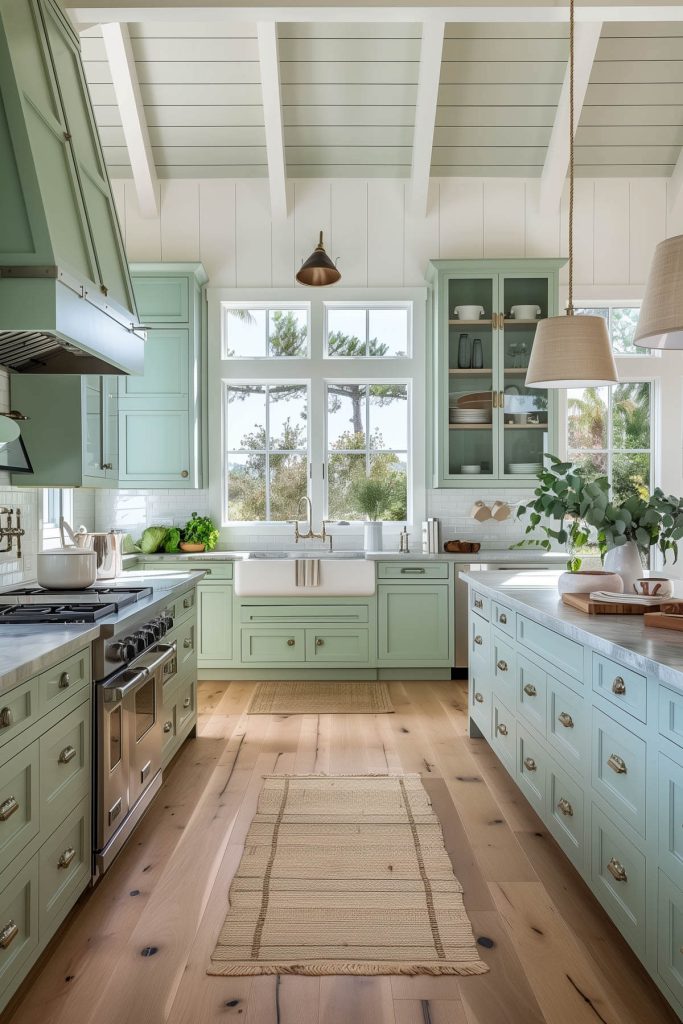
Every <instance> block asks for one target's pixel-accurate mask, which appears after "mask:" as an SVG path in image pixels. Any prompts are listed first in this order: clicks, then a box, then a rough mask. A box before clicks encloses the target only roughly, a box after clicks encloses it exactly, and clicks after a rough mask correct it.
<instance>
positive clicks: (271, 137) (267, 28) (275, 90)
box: [256, 21, 287, 223]
mask: <svg viewBox="0 0 683 1024" xmlns="http://www.w3.org/2000/svg"><path fill="white" fill-rule="evenodd" d="M256 36H257V39H258V56H259V65H260V68H261V91H262V95H263V123H264V126H265V130H266V155H267V157H268V182H269V185H270V212H271V216H272V218H273V220H274V221H276V222H279V223H282V222H283V221H285V220H286V219H287V167H286V164H285V140H284V131H283V127H282V95H281V90H280V58H279V55H278V39H277V23H276V22H274V21H259V22H258V23H257V25H256Z"/></svg>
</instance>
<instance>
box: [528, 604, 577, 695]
mask: <svg viewBox="0 0 683 1024" xmlns="http://www.w3.org/2000/svg"><path fill="white" fill-rule="evenodd" d="M517 640H518V641H519V643H520V644H523V645H524V646H525V647H528V648H530V649H531V650H532V651H537V652H538V654H539V655H541V656H542V657H543V659H544V661H551V662H552V663H553V664H555V665H558V666H559V667H560V668H561V669H563V670H564V671H565V672H568V673H569V674H570V675H571V676H575V677H576V678H577V679H579V680H580V679H582V677H583V647H582V646H581V644H577V643H576V641H574V640H570V639H569V638H568V637H566V636H562V634H561V633H556V632H555V631H554V630H552V629H548V627H547V626H542V625H541V624H540V622H535V621H534V620H533V619H528V618H527V617H526V616H525V615H518V616H517Z"/></svg>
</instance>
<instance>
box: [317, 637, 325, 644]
mask: <svg viewBox="0 0 683 1024" xmlns="http://www.w3.org/2000/svg"><path fill="white" fill-rule="evenodd" d="M324 643H325V641H324V640H323V638H322V637H321V636H317V637H316V638H315V646H316V647H322V646H323V644H324Z"/></svg>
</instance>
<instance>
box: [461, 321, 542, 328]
mask: <svg viewBox="0 0 683 1024" xmlns="http://www.w3.org/2000/svg"><path fill="white" fill-rule="evenodd" d="M518 322H519V321H518ZM534 322H535V321H534ZM492 323H493V320H449V321H448V326H449V327H490V326H491V324H492Z"/></svg>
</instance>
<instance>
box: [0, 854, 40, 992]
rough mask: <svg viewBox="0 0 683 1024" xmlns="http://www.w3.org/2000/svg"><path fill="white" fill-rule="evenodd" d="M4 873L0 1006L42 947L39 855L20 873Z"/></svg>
mask: <svg viewBox="0 0 683 1024" xmlns="http://www.w3.org/2000/svg"><path fill="white" fill-rule="evenodd" d="M11 874H12V872H11V871H7V872H5V875H3V876H2V883H3V884H4V888H3V890H2V892H0V1006H2V1005H3V1004H4V1003H5V1002H6V1001H7V998H8V996H9V995H10V994H11V989H10V992H7V995H3V993H5V992H6V991H7V989H8V988H10V986H11V985H12V983H13V981H14V979H15V977H16V976H17V975H18V974H19V972H20V971H21V970H22V968H25V967H26V964H27V962H28V961H29V959H30V958H31V957H32V956H33V954H34V952H35V950H36V949H37V948H38V888H39V885H38V855H37V854H36V856H35V857H32V858H31V860H30V861H29V862H28V864H26V865H25V867H23V868H22V869H21V870H20V871H19V872H18V873H17V874H16V875H14V876H13V877H11V878H9V879H8V878H7V876H8V875H11Z"/></svg>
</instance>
